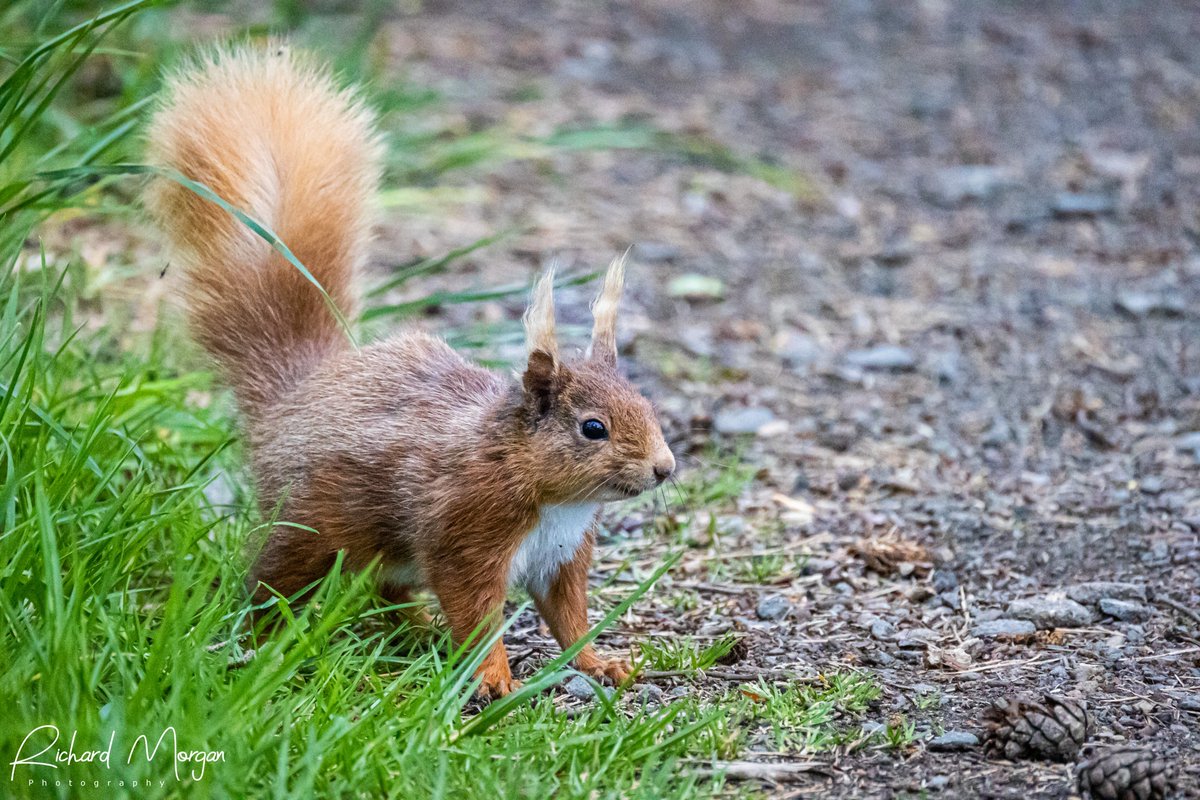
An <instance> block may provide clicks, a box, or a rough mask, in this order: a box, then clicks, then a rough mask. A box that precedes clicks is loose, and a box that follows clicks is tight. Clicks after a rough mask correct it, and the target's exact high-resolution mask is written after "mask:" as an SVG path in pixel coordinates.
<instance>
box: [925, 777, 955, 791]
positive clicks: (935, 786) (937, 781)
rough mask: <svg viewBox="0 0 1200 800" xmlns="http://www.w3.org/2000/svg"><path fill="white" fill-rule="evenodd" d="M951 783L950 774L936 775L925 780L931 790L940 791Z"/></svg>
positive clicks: (926, 785)
mask: <svg viewBox="0 0 1200 800" xmlns="http://www.w3.org/2000/svg"><path fill="white" fill-rule="evenodd" d="M949 785H950V776H948V775H934V776H933V777H932V778H930V779H929V780H927V781H925V788H926V789H929V790H930V791H931V792H940V791H941V790H942V789H945V788H946V787H947V786H949Z"/></svg>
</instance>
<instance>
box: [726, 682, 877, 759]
mask: <svg viewBox="0 0 1200 800" xmlns="http://www.w3.org/2000/svg"><path fill="white" fill-rule="evenodd" d="M880 694H881V690H880V688H879V685H878V684H877V683H876V682H875V681H874V680H873V679H871V678H870V677H868V676H866V675H863V674H861V673H857V672H835V673H831V674H829V675H825V676H823V677H822V679H821V681H819V682H818V683H815V684H801V683H789V684H786V685H777V684H773V683H768V682H766V681H759V682H758V683H755V684H750V685H747V686H743V687H741V688H740V689H739V690H738V691H737V692H736V693H732V694H731V695H730V696H729V697H727V698H726V701H725V703H723V705H725V706H727V707H729V708H730V709H731V711H730V713H733V714H737V715H740V716H741V717H742V718H743V719H744V721H745V724H746V726H747V727H748V728H749V729H750V730H751V731H753V733H754V734H757V735H758V736H760V737H762V738H764V739H766V740H768V741H769V742H770V743H771V745H772V746H773V747H775V748H777V749H779V750H786V751H791V752H799V753H819V752H824V751H827V750H831V749H833V748H835V747H837V746H839V745H844V744H847V743H850V742H853V741H856V740H857V739H860V738H861V735H862V727H861V725H860V724H858V719H859V718H860V717H861V715H862V714H863V712H865V711H866V710H867V709H868V707H870V705H871V703H873V702H874V701H875V700H877V699H878V698H879V696H880ZM885 730H887V728H885Z"/></svg>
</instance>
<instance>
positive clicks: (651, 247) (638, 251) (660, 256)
mask: <svg viewBox="0 0 1200 800" xmlns="http://www.w3.org/2000/svg"><path fill="white" fill-rule="evenodd" d="M633 258H634V260H635V261H640V262H642V263H646V264H660V263H662V262H664V261H674V260H675V259H677V258H679V248H678V247H676V246H675V245H673V244H667V243H666V242H653V241H651V242H638V243H637V244H635V245H634V246H633Z"/></svg>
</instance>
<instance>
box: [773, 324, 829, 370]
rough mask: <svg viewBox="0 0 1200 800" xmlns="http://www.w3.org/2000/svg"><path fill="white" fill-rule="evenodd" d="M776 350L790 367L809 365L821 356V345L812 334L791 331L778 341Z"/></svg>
mask: <svg viewBox="0 0 1200 800" xmlns="http://www.w3.org/2000/svg"><path fill="white" fill-rule="evenodd" d="M775 352H776V353H777V354H778V355H779V357H780V358H782V359H783V361H784V363H786V364H787V365H788V366H789V367H807V366H808V365H810V364H812V363H813V362H814V361H816V360H817V359H819V358H820V357H821V345H819V344H817V340H816V339H814V338H813V337H811V336H808V335H806V334H803V333H796V332H795V331H789V332H788V333H786V334H783V335H781V336H780V337H779V339H778V340H777V341H776V343H775Z"/></svg>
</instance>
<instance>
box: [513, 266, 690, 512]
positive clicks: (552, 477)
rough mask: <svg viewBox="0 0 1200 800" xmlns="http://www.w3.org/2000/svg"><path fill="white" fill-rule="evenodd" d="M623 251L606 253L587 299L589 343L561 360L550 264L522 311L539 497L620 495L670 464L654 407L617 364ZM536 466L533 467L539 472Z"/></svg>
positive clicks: (661, 475)
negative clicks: (599, 282)
mask: <svg viewBox="0 0 1200 800" xmlns="http://www.w3.org/2000/svg"><path fill="white" fill-rule="evenodd" d="M624 282H625V260H624V258H620V259H617V260H615V261H613V263H612V265H611V266H610V267H609V268H608V274H607V275H606V276H605V278H604V286H603V288H601V290H600V294H599V296H598V297H597V298H596V301H595V302H594V303H593V304H592V315H593V317H594V319H595V324H594V327H593V328H592V343H591V346H590V347H589V348H588V351H587V353H586V354H585V355H584V356H583V357H582V358H580V359H575V360H572V361H569V362H567V361H564V360H563V359H562V358H561V357H560V356H559V353H558V343H557V340H556V339H555V335H554V293H553V287H554V270H553V269H551V270H550V271H549V272H547V274H546V275H545V276H543V277H542V279H541V280H540V281H538V284H537V286H536V287H535V288H534V292H533V301H532V302H531V303H530V306H529V310H528V311H527V312H526V314H525V331H526V336H527V338H528V344H529V363H528V364H527V365H526V367H525V372H524V374H523V375H522V378H521V383H522V387H523V390H524V396H523V399H522V402H523V404H524V407H525V412H526V413H525V414H524V418H525V419H526V420H528V425H529V431H528V435H529V438H530V440H531V445H532V452H534V453H536V454H538V462H539V463H538V465H537V467H536V468H535V469H536V470H537V471H538V473H539V475H538V482H539V484H541V487H542V490H543V494H544V496H545V499H546V502H554V503H570V502H592V501H597V502H603V501H608V500H623V499H627V498H630V497H634V496H635V495H638V494H641V493H642V492H644V491H647V490H649V489H653V488H654V487H656V486H658V485H659V484H661V483H662V482H663V481H665V480H666V479H667V478H669V477H670V476H671V474H672V473H673V472H674V471H675V457H674V456H673V455H672V454H671V450H670V448H669V447H667V443H666V441H665V440H664V439H663V433H662V427H661V426H660V425H659V424H658V419H657V418H656V417H655V415H654V409H653V407H651V405H650V403H649V402H648V401H647V400H646V398H644V397H642V395H641V394H640V393H639V392H638V390H637V389H636V388H634V386H633V385H632V384H631V383H630V382H629V381H627V380H626V379H625V378H624V377H622V376H621V374H620V373H619V372H617V305H618V303H619V302H620V299H621V289H622V287H623V285H624ZM543 472H544V474H540V473H543Z"/></svg>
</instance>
